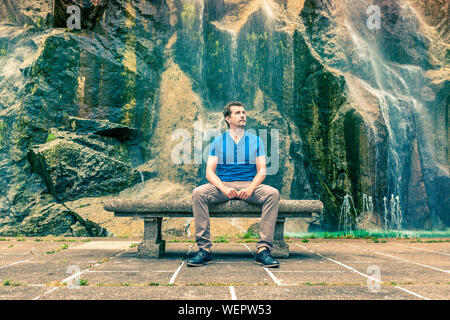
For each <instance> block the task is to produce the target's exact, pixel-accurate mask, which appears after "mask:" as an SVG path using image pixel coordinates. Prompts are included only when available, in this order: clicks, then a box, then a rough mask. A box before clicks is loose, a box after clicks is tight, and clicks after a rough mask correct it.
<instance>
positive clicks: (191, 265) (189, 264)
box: [186, 261, 213, 267]
mask: <svg viewBox="0 0 450 320" xmlns="http://www.w3.org/2000/svg"><path fill="white" fill-rule="evenodd" d="M210 263H213V261H207V262H205V263H199V264H195V263H188V262H186V265H187V266H189V267H201V266H204V265H205V264H210Z"/></svg>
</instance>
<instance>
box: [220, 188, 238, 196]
mask: <svg viewBox="0 0 450 320" xmlns="http://www.w3.org/2000/svg"><path fill="white" fill-rule="evenodd" d="M222 192H223V193H224V194H225V195H226V196H227V197H228V199H233V198H236V197H237V196H238V191H237V190H236V189H234V188H227V187H225V188H224V189H223V190H222Z"/></svg>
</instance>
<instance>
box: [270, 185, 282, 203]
mask: <svg viewBox="0 0 450 320" xmlns="http://www.w3.org/2000/svg"><path fill="white" fill-rule="evenodd" d="M267 193H268V197H269V198H271V199H273V200H276V201H278V200H280V192H279V191H278V190H277V189H275V188H273V187H268V190H267Z"/></svg>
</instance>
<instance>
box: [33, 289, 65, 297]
mask: <svg viewBox="0 0 450 320" xmlns="http://www.w3.org/2000/svg"><path fill="white" fill-rule="evenodd" d="M58 288H59V287H56V288H53V289H50V290H48V291H47V292H44V293H43V294H42V296H37V297H35V298H33V299H32V300H38V299H40V298H41V297H43V296H45V295H47V294H49V293H52V292H53V291H56V290H58Z"/></svg>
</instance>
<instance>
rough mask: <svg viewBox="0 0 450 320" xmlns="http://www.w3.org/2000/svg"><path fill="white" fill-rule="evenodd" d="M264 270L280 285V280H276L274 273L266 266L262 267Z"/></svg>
mask: <svg viewBox="0 0 450 320" xmlns="http://www.w3.org/2000/svg"><path fill="white" fill-rule="evenodd" d="M264 270H266V271H267V273H268V274H269V276H270V277H271V278H272V280H273V281H274V282H275V283H276V284H277V285H279V286H281V285H282V284H281V282H280V280H278V279H277V277H275V275H274V274H273V273H272V272H271V271H270V270H269V269H267V268H266V267H264Z"/></svg>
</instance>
